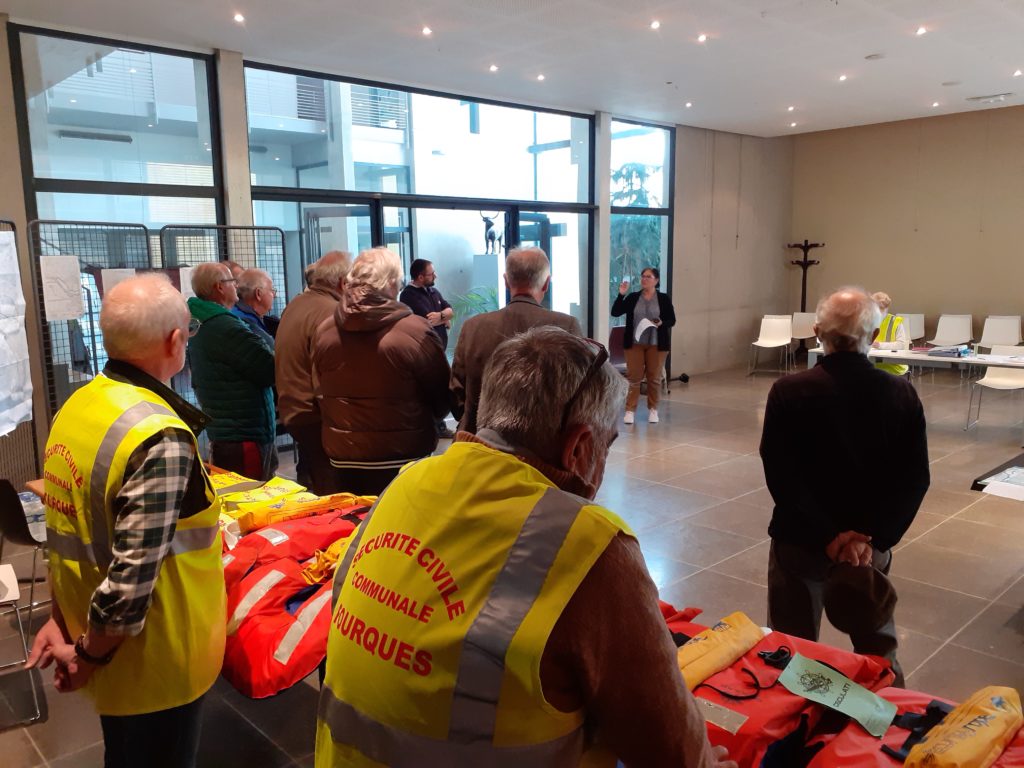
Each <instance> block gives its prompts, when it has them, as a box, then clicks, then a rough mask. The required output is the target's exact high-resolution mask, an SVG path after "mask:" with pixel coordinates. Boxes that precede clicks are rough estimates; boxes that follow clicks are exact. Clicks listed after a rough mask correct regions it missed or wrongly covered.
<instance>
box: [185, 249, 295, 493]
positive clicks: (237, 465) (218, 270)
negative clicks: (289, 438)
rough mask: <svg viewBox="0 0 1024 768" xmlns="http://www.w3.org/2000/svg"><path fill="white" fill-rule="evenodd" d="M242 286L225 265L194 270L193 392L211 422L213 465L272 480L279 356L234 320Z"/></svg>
mask: <svg viewBox="0 0 1024 768" xmlns="http://www.w3.org/2000/svg"><path fill="white" fill-rule="evenodd" d="M243 274H244V272H243ZM237 283H238V278H235V277H232V276H231V271H230V270H229V269H228V267H227V265H226V264H225V263H223V262H209V263H206V264H200V265H199V266H198V267H196V268H195V269H193V270H192V291H193V293H195V296H193V297H191V298H190V299H189V300H188V306H189V310H190V311H191V312H192V317H193V318H195V319H196V320H197V321H198V322H199V331H198V332H197V333H196V335H195V336H194V337H193V338H192V340H191V341H190V342H189V345H188V359H189V366H190V367H191V370H192V388H193V389H194V390H195V393H196V397H197V398H199V405H200V406H201V407H202V409H203V411H205V412H206V414H207V415H208V416H209V417H210V426H209V427H208V429H207V434H208V435H209V436H210V461H212V462H213V463H214V464H215V465H217V466H218V467H220V468H222V469H228V470H231V471H233V472H238V473H239V474H241V475H244V476H246V477H251V478H255V479H257V480H269V479H270V478H271V477H273V476H274V472H275V471H276V470H277V448H276V447H275V446H274V438H275V436H276V430H277V423H276V422H277V418H276V415H275V411H274V395H273V390H272V387H273V386H274V351H273V349H271V348H270V346H268V345H267V343H266V342H265V341H263V339H262V338H260V336H259V335H258V334H257V333H256V331H254V330H253V329H252V328H251V327H250V326H249V325H248V323H246V322H244V321H243V320H241V319H239V318H238V317H236V316H235V315H233V314H231V308H232V307H233V306H235V303H236V302H237V300H238V293H237Z"/></svg>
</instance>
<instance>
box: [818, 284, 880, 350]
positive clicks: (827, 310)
mask: <svg viewBox="0 0 1024 768" xmlns="http://www.w3.org/2000/svg"><path fill="white" fill-rule="evenodd" d="M816 320H817V322H816V323H815V325H814V331H815V333H817V334H818V338H819V339H821V342H822V344H823V345H824V347H825V354H826V355H828V354H831V353H832V352H860V353H861V354H867V352H868V350H869V349H870V348H871V342H872V341H874V339H875V336H876V335H877V334H878V326H879V324H880V323H881V321H882V314H881V312H880V311H879V309H878V304H877V303H876V302H875V300H874V299H873V298H872V297H871V296H870V295H868V293H867V291H865V290H864V289H863V288H856V287H852V286H848V287H845V288H840V289H839V290H838V291H835V292H834V293H831V294H829V295H828V296H826V297H825V298H823V299H822V300H821V301H819V302H818V310H817V313H816Z"/></svg>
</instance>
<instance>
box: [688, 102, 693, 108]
mask: <svg viewBox="0 0 1024 768" xmlns="http://www.w3.org/2000/svg"><path fill="white" fill-rule="evenodd" d="M692 106H693V102H692V101H688V102H686V108H687V109H689V108H690V107H692Z"/></svg>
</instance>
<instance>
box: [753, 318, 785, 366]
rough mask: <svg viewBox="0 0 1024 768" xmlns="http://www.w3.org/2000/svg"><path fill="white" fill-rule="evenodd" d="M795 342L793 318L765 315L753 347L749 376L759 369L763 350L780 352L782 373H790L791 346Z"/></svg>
mask: <svg viewBox="0 0 1024 768" xmlns="http://www.w3.org/2000/svg"><path fill="white" fill-rule="evenodd" d="M792 340H793V318H792V317H791V316H790V315H765V316H764V318H762V320H761V332H760V333H759V334H758V336H757V340H756V341H754V342H753V343H752V344H751V345H750V347H751V358H752V362H751V364H750V366H749V367H748V369H747V375H748V376H749V375H750V374H752V373H753V372H754V371H755V370H756V369H757V361H758V358H759V357H760V353H761V350H762V349H776V348H778V349H779V351H780V360H779V362H780V364H781V365H780V371H783V372H786V373H788V372H789V345H790V342H792Z"/></svg>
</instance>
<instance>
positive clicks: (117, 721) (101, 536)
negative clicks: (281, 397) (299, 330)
mask: <svg viewBox="0 0 1024 768" xmlns="http://www.w3.org/2000/svg"><path fill="white" fill-rule="evenodd" d="M100 328H101V329H102V331H103V345H104V347H105V348H106V350H107V354H108V356H109V358H110V361H109V362H108V363H107V365H106V367H105V368H104V370H103V372H102V373H101V374H100V375H99V376H97V377H96V378H94V379H93V380H92V381H90V382H89V383H88V384H86V385H85V386H84V387H82V388H81V389H80V390H78V391H77V392H75V393H74V394H73V395H72V396H71V397H70V398H69V399H68V401H67V402H66V403H65V404H64V407H63V408H61V410H60V412H59V413H58V414H57V417H56V419H55V420H54V423H53V428H52V429H51V431H50V437H49V440H48V441H47V446H46V453H45V456H46V461H45V465H44V468H43V470H44V471H43V477H44V484H45V496H44V503H45V504H46V528H47V545H48V547H49V551H50V582H51V587H52V593H53V604H52V612H53V614H52V618H51V619H50V620H49V621H48V622H47V623H46V625H45V626H44V627H43V628H42V629H41V630H40V631H39V634H38V635H37V636H36V639H35V642H34V644H33V647H32V653H31V655H30V658H29V662H28V665H29V666H35V665H37V664H38V665H39V666H42V667H46V666H49V665H50V664H51V663H52V662H54V661H55V662H56V664H57V667H56V674H55V682H56V687H57V690H58V691H61V692H67V691H72V690H75V689H78V688H81V687H85V689H86V691H87V693H88V694H89V695H90V697H91V698H92V699H93V702H94V704H95V708H96V711H97V712H98V713H99V715H100V720H101V722H102V726H103V740H104V743H105V747H106V755H105V764H106V765H108V766H127V765H161V766H172V765H173V766H191V765H194V763H195V757H196V750H197V747H198V744H199V731H200V724H201V707H202V701H203V697H204V695H205V694H206V692H207V690H209V688H210V687H211V686H212V685H213V683H214V681H215V680H216V679H217V676H218V674H219V673H220V667H221V662H222V660H223V655H224V633H225V620H226V617H225V596H224V578H223V569H222V566H221V557H220V556H221V541H220V535H219V533H218V526H217V522H218V517H219V514H220V503H219V502H218V500H217V497H216V495H215V494H214V493H213V490H212V489H211V486H210V481H209V478H208V477H207V476H206V470H205V469H204V468H203V463H202V461H201V460H200V459H199V448H198V445H197V444H196V437H195V435H196V433H198V432H199V431H201V430H202V428H203V425H204V423H205V420H206V417H205V416H204V415H203V414H202V413H201V412H200V411H198V410H197V409H196V408H194V407H193V406H191V405H189V404H188V403H187V402H185V401H184V400H183V399H182V398H181V397H179V396H178V395H177V394H176V393H175V392H173V391H172V390H171V389H170V388H169V387H168V386H167V384H166V382H167V381H169V380H170V378H171V377H172V376H173V375H174V374H176V373H177V372H178V371H180V370H181V369H182V366H183V365H184V362H185V347H186V343H187V341H188V338H189V334H190V331H191V330H192V324H190V322H189V311H188V307H187V306H186V305H185V300H184V299H183V298H182V296H181V294H180V293H178V291H177V290H175V289H174V288H173V287H172V286H171V284H170V281H169V280H168V279H167V278H166V277H165V276H164V275H156V274H150V275H143V276H140V277H135V278H132V279H129V280H125V281H124V282H122V283H119V284H118V285H117V286H115V287H114V288H113V289H111V290H110V291H109V292H108V294H107V296H106V298H105V299H104V301H103V307H102V309H101V311H100Z"/></svg>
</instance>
